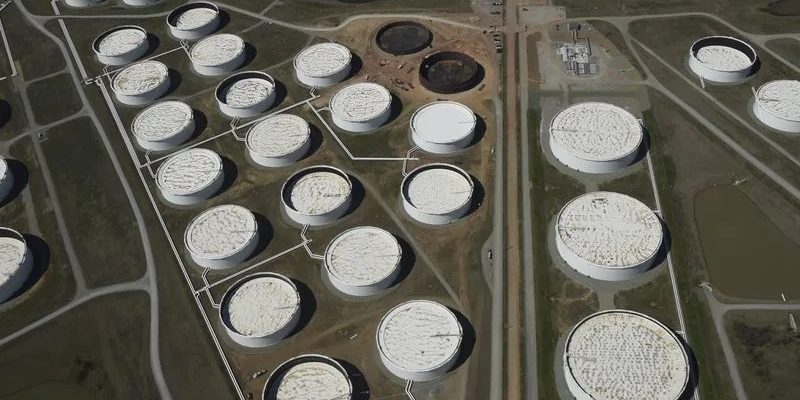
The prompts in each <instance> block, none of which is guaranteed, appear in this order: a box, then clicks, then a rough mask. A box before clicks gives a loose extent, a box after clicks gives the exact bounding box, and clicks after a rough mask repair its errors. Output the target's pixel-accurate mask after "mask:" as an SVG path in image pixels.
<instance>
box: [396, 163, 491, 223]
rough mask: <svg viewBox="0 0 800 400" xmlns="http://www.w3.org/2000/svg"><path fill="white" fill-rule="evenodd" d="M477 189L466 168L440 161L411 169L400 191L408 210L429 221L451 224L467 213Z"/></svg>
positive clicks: (426, 221) (422, 220)
mask: <svg viewBox="0 0 800 400" xmlns="http://www.w3.org/2000/svg"><path fill="white" fill-rule="evenodd" d="M474 193H475V183H474V182H473V181H472V177H471V176H470V175H469V174H468V173H467V172H466V171H464V170H463V169H461V168H458V167H456V166H454V165H450V164H441V163H433V164H426V165H423V166H421V167H418V168H417V169H415V170H413V171H411V172H410V173H409V174H408V175H407V176H406V177H405V178H404V179H403V184H402V188H401V191H400V194H401V197H402V201H403V209H405V211H406V213H408V215H409V216H410V217H411V218H413V219H415V220H417V221H418V222H422V223H424V224H429V225H444V224H448V223H451V222H454V221H456V220H458V219H459V218H462V217H464V216H465V215H467V213H468V212H469V210H470V207H471V206H472V198H473V195H474Z"/></svg>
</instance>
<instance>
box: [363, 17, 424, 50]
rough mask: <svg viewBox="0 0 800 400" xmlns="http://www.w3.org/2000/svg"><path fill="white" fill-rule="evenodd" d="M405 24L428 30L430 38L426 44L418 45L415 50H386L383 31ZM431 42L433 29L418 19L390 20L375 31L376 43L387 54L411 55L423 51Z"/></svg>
mask: <svg viewBox="0 0 800 400" xmlns="http://www.w3.org/2000/svg"><path fill="white" fill-rule="evenodd" d="M404 25H405V26H413V27H416V28H422V29H424V30H425V31H426V32H428V38H427V39H426V40H425V42H426V43H425V45H424V46H421V47H418V48H416V49H415V50H413V51H401V52H391V51H388V50H386V49H385V48H384V47H383V46H381V42H380V37H381V35H382V34H383V33H385V32H386V31H387V30H389V29H391V28H394V27H396V26H404ZM431 43H433V31H431V30H430V29H429V28H428V27H427V26H425V25H424V24H421V23H419V22H416V21H411V20H401V21H392V22H388V23H386V24H383V25H381V27H380V28H378V29H377V30H376V31H375V44H376V45H377V46H378V49H380V50H381V51H382V52H384V53H386V54H391V55H394V56H408V55H411V54H416V53H419V52H420V51H422V50H424V49H425V48H427V47H429V46H430V45H431Z"/></svg>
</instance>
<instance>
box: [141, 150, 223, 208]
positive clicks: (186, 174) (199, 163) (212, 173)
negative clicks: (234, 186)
mask: <svg viewBox="0 0 800 400" xmlns="http://www.w3.org/2000/svg"><path fill="white" fill-rule="evenodd" d="M224 181H225V171H224V169H223V166H222V159H221V158H220V156H219V155H218V154H217V153H215V152H214V151H212V150H208V149H201V148H193V149H189V150H185V151H181V152H179V153H178V154H175V155H174V156H172V157H170V158H168V159H167V160H166V161H164V163H163V164H161V166H159V167H158V171H157V172H156V184H157V185H158V189H159V190H160V192H161V196H162V197H163V198H164V200H166V201H168V202H170V203H172V204H176V205H191V204H197V203H200V202H203V201H205V200H207V199H209V198H210V197H211V196H213V195H214V194H216V193H217V192H219V190H220V189H221V188H222V183H223V182H224Z"/></svg>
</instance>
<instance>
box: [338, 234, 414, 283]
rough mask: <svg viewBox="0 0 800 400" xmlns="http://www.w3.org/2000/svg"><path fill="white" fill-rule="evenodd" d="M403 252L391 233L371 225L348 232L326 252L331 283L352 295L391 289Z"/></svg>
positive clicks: (398, 270)
mask: <svg viewBox="0 0 800 400" xmlns="http://www.w3.org/2000/svg"><path fill="white" fill-rule="evenodd" d="M402 256H403V249H402V248H401V247H400V243H399V242H398V241H397V238H395V237H394V235H392V234H391V233H389V232H387V231H385V230H383V229H381V228H376V227H372V226H359V227H356V228H351V229H348V230H346V231H344V232H342V233H340V234H339V235H338V236H336V237H335V238H334V239H333V240H332V241H331V242H330V244H328V247H327V248H326V249H325V270H326V271H327V273H328V279H329V280H330V282H331V284H332V285H333V286H334V287H335V288H336V289H338V290H339V291H341V292H342V293H344V294H347V295H350V296H370V295H374V294H378V293H380V292H382V291H384V290H386V289H388V288H389V287H390V286H391V285H392V284H394V282H395V281H396V280H397V276H398V275H399V273H400V260H401V259H402Z"/></svg>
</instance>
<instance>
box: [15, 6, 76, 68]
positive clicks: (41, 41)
mask: <svg viewBox="0 0 800 400" xmlns="http://www.w3.org/2000/svg"><path fill="white" fill-rule="evenodd" d="M3 26H4V27H5V30H6V35H8V42H9V43H10V47H11V54H12V55H13V56H14V59H15V60H16V61H17V62H18V63H19V70H20V73H21V74H22V75H23V76H24V77H25V79H26V80H30V79H34V78H38V77H41V76H45V75H49V74H52V73H56V72H58V71H60V70H61V69H62V68H64V67H65V66H66V63H64V59H63V58H61V57H58V56H56V55H57V54H58V48H57V47H56V45H55V43H53V42H52V41H51V40H50V39H48V38H47V36H45V35H44V34H43V33H41V32H39V31H38V30H36V29H35V28H34V27H33V26H31V25H29V24H28V23H27V22H26V21H25V19H24V18H23V17H22V13H20V11H19V9H18V8H17V7H16V6H15V5H9V6H8V7H6V8H5V9H4V10H3Z"/></svg>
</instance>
